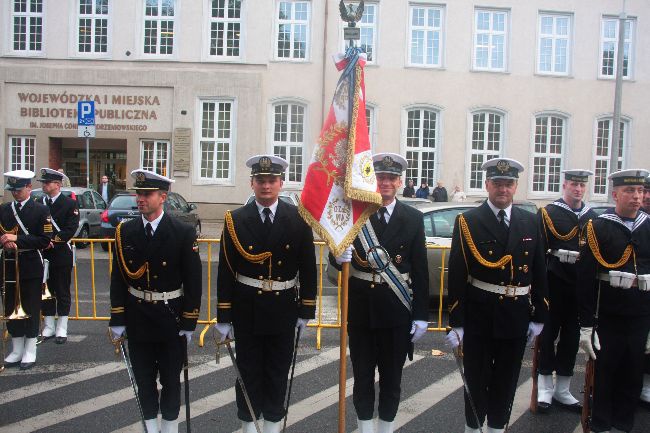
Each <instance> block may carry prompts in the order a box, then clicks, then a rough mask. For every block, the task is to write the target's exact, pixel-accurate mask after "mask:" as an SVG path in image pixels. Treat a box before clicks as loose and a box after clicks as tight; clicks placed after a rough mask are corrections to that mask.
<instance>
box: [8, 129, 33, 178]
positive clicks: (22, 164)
mask: <svg viewBox="0 0 650 433" xmlns="http://www.w3.org/2000/svg"><path fill="white" fill-rule="evenodd" d="M7 142H8V143H9V146H8V151H7V158H8V159H7V167H8V170H7V171H12V170H31V171H34V167H35V166H36V137H34V136H28V135H10V136H9V137H8V140H7ZM28 142H31V143H30V145H31V147H32V149H31V152H32V153H31V155H30V154H28V153H27V152H26V149H25V148H26V146H27V144H28ZM15 144H18V146H19V148H20V155H18V158H19V161H17V162H16V163H14V161H13V159H14V156H15V151H14V148H15V147H16V146H15ZM14 164H16V165H14Z"/></svg>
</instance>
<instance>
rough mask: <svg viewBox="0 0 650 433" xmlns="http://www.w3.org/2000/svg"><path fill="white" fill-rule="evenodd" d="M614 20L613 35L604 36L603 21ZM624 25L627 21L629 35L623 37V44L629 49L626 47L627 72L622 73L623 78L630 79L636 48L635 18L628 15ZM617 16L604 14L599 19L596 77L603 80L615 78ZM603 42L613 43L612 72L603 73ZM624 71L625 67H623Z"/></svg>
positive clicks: (632, 74)
mask: <svg viewBox="0 0 650 433" xmlns="http://www.w3.org/2000/svg"><path fill="white" fill-rule="evenodd" d="M611 21H613V22H614V37H613V38H606V37H605V35H604V33H605V23H606V22H611ZM625 21H626V25H627V24H628V23H629V25H630V31H629V37H628V38H625V42H624V43H625V44H629V46H630V47H629V49H628V61H627V74H625V75H623V79H624V80H630V79H632V78H633V77H634V61H635V57H636V56H635V55H634V53H635V49H636V43H635V39H636V37H635V36H636V18H633V17H628V18H627V19H626V20H625ZM618 36H619V35H618V17H614V16H607V15H604V16H603V17H602V18H601V20H600V45H599V46H598V48H599V49H598V78H601V79H604V80H615V79H616V57H617V55H618ZM605 43H613V44H614V58H613V59H612V61H613V65H612V74H611V75H609V74H607V75H605V74H603V52H604V49H603V45H604V44H605ZM623 62H625V59H623ZM624 71H625V69H624Z"/></svg>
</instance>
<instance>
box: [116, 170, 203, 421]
mask: <svg viewBox="0 0 650 433" xmlns="http://www.w3.org/2000/svg"><path fill="white" fill-rule="evenodd" d="M131 175H132V176H133V177H134V178H135V184H134V187H133V188H131V189H135V190H136V191H137V193H138V195H140V194H146V193H151V191H154V192H158V191H160V192H161V193H165V192H167V191H168V190H169V187H170V184H171V182H172V180H170V179H168V178H166V177H164V176H161V175H158V174H156V173H153V172H150V171H147V170H134V171H133V172H132V173H131ZM139 200H140V198H138V201H139ZM143 210H144V208H141V209H140V211H141V212H143ZM161 210H162V208H161ZM113 260H114V261H113V263H114V266H113V272H112V274H111V288H110V295H111V319H110V327H111V330H112V332H113V334H114V335H115V336H119V335H121V334H122V333H123V332H124V327H126V335H127V337H128V346H129V352H130V357H131V362H132V365H133V373H134V375H135V380H136V382H137V385H138V394H139V397H140V402H141V404H142V411H143V415H144V418H145V424H146V425H147V429H148V432H149V433H151V432H158V428H157V425H156V422H157V420H156V417H157V415H158V411H159V410H160V413H161V414H162V426H161V427H162V432H163V433H168V432H177V431H178V420H177V418H178V413H179V409H180V372H181V367H182V363H183V361H184V355H183V353H184V350H185V349H184V348H183V345H185V344H186V340H185V339H184V338H179V336H181V335H182V336H185V337H186V338H188V339H189V338H190V337H191V332H192V331H194V329H195V328H196V322H197V320H198V318H199V309H200V306H201V291H202V287H201V259H200V257H199V247H198V243H197V241H196V231H195V230H194V227H192V226H190V225H189V224H185V223H184V222H181V221H179V220H178V219H176V218H174V217H172V216H170V215H168V214H167V213H166V212H164V211H163V212H162V213H161V214H160V215H159V216H157V217H156V218H155V219H154V220H152V221H149V220H148V219H146V218H145V215H142V217H139V218H135V219H133V220H130V221H127V222H122V223H120V224H119V225H118V227H117V230H116V233H115V252H114V259H113ZM157 376H159V378H160V384H161V385H162V390H161V393H160V397H159V395H158V389H157V384H156V377H157Z"/></svg>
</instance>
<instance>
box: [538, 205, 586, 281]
mask: <svg viewBox="0 0 650 433" xmlns="http://www.w3.org/2000/svg"><path fill="white" fill-rule="evenodd" d="M544 209H546V213H547V214H548V218H549V219H550V220H551V224H552V226H551V224H549V223H548V221H547V220H546V219H545V217H544V214H543V211H542V210H541V209H540V210H539V212H538V213H537V216H538V218H539V226H540V231H541V232H542V241H543V242H544V251H546V267H547V268H548V272H552V273H553V274H554V275H555V276H557V277H558V278H561V279H562V280H564V281H566V282H568V283H575V280H576V265H575V264H570V263H561V262H560V259H559V258H557V257H556V256H554V255H552V254H550V252H549V250H559V249H562V250H569V251H580V245H579V244H580V239H582V240H584V239H585V238H584V235H585V233H584V228H585V225H586V224H587V221H589V220H590V219H593V218H597V217H598V214H596V212H594V211H593V210H592V209H591V208H590V207H589V206H584V207H583V208H582V210H581V211H580V214H579V216H578V215H576V214H575V212H573V210H571V208H570V207H569V205H567V204H566V202H565V201H564V200H562V199H558V200H555V201H554V202H553V203H550V204H548V205H546V207H545V208H544ZM574 229H575V235H573V236H571V238H570V239H566V240H562V239H560V238H558V237H557V236H556V234H557V235H560V237H564V238H566V237H569V236H568V235H569V234H570V233H571V231H572V230H574ZM553 231H555V234H554V233H553Z"/></svg>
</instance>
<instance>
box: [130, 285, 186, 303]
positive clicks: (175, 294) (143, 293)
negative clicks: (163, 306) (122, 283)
mask: <svg viewBox="0 0 650 433" xmlns="http://www.w3.org/2000/svg"><path fill="white" fill-rule="evenodd" d="M129 293H130V294H132V295H133V296H135V297H136V298H138V299H143V300H144V301H145V302H152V301H169V300H170V299H176V298H180V297H181V296H183V289H178V290H173V291H171V292H151V291H149V290H138V289H135V288H133V287H130V286H129Z"/></svg>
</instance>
